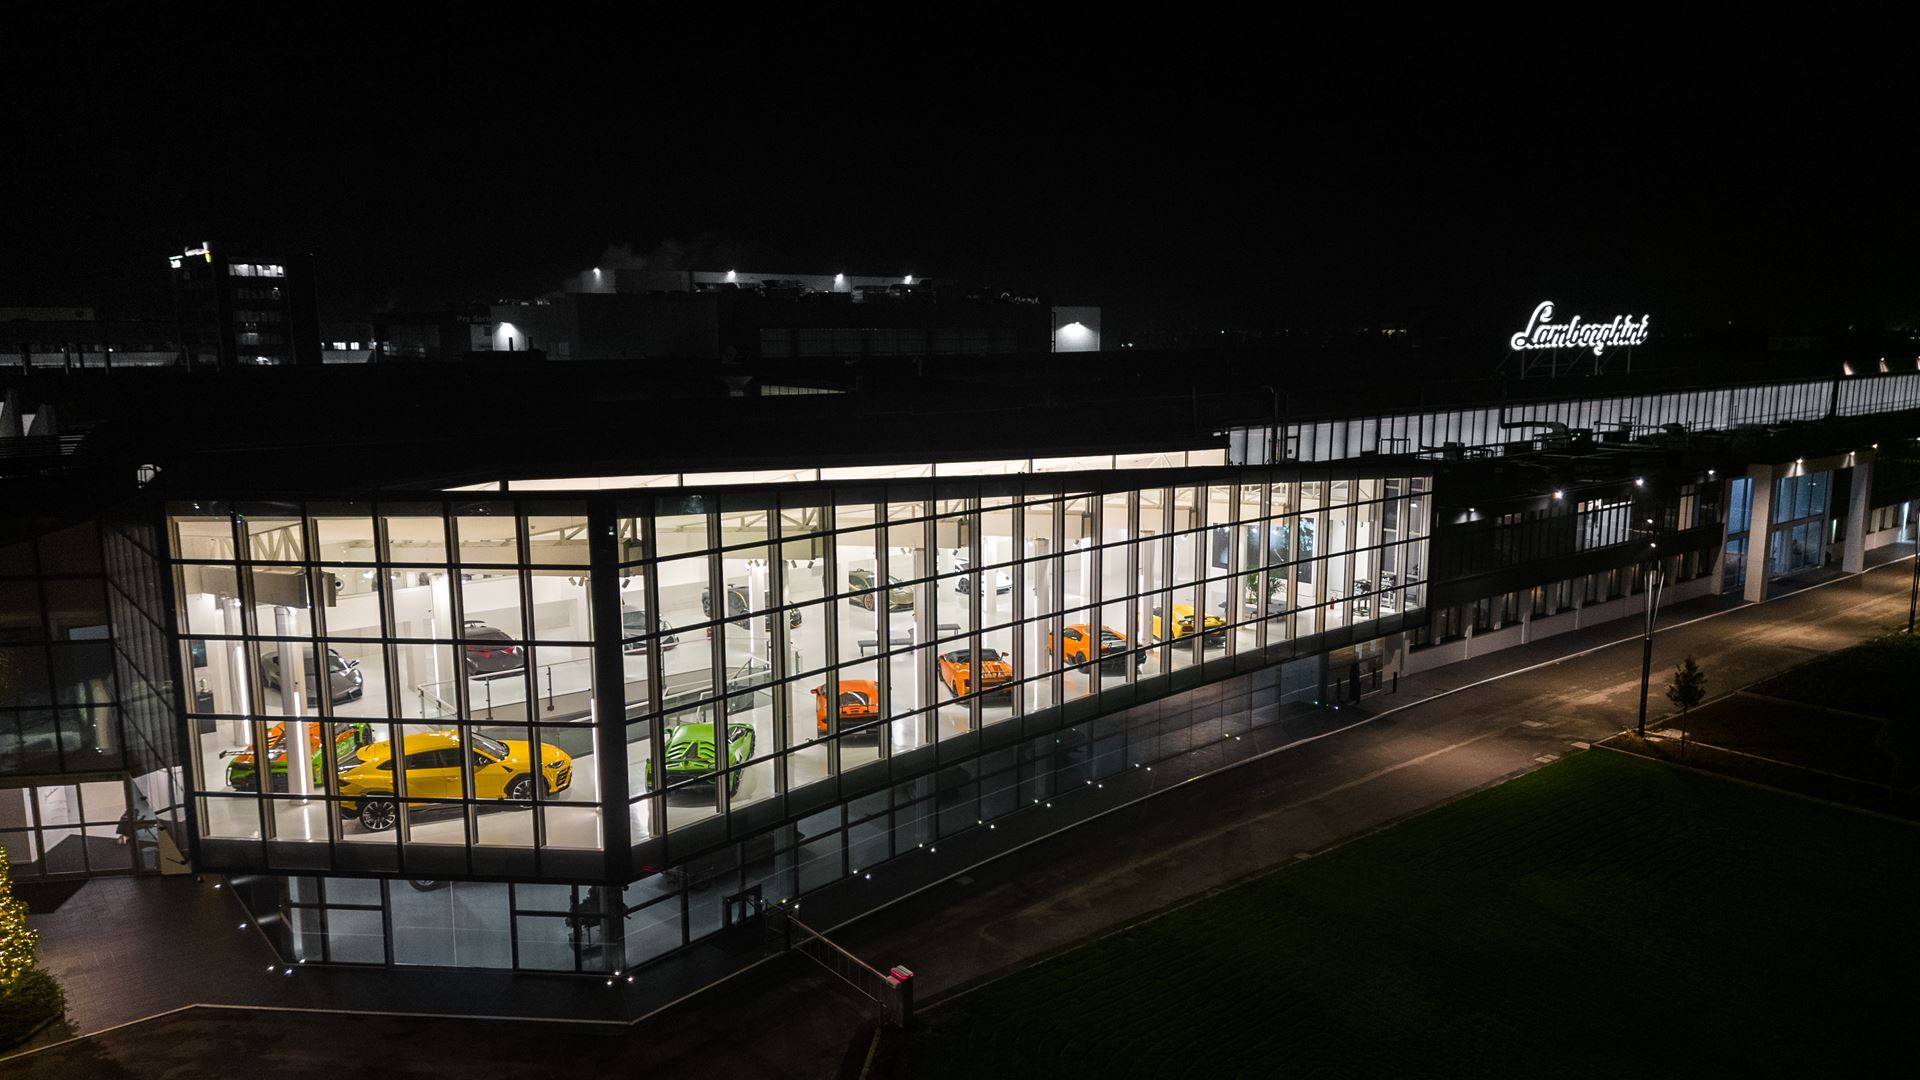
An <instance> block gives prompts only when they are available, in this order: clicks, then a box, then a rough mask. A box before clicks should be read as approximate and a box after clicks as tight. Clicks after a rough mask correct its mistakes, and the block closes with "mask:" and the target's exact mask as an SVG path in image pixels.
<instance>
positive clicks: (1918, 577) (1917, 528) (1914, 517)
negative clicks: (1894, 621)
mask: <svg viewBox="0 0 1920 1080" xmlns="http://www.w3.org/2000/svg"><path fill="white" fill-rule="evenodd" d="M1907 534H1908V536H1912V538H1914V584H1912V590H1910V592H1908V594H1907V636H1912V632H1914V611H1916V609H1920V507H1914V509H1908V511H1907Z"/></svg>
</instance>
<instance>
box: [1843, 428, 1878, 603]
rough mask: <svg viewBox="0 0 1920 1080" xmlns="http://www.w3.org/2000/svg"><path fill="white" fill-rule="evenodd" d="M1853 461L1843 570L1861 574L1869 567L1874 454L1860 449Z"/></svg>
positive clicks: (1853, 456) (1854, 455)
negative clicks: (1868, 546)
mask: <svg viewBox="0 0 1920 1080" xmlns="http://www.w3.org/2000/svg"><path fill="white" fill-rule="evenodd" d="M1849 456H1850V457H1852V458H1853V486H1852V487H1851V488H1850V489H1849V491H1848V497H1847V535H1846V540H1845V544H1844V546H1843V547H1842V548H1841V550H1840V569H1842V570H1844V571H1846V572H1847V573H1849V574H1857V573H1859V572H1860V571H1862V570H1865V569H1866V568H1867V514H1868V512H1869V511H1870V509H1871V503H1872V499H1871V498H1870V497H1869V496H1871V495H1872V488H1873V451H1871V450H1860V451H1856V452H1855V453H1853V454H1851V455H1849Z"/></svg>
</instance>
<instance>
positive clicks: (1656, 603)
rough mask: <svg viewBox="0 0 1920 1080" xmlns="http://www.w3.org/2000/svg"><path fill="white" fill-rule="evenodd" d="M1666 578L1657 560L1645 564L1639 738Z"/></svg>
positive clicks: (1643, 735) (1652, 545) (1649, 547)
mask: <svg viewBox="0 0 1920 1080" xmlns="http://www.w3.org/2000/svg"><path fill="white" fill-rule="evenodd" d="M1659 546H1660V545H1659V544H1658V543H1649V544H1648V545H1647V550H1648V552H1652V551H1654V550H1656V549H1658V548H1659ZM1665 578H1666V574H1665V572H1664V571H1663V570H1662V569H1661V567H1660V563H1659V560H1657V559H1649V560H1648V562H1647V585H1646V590H1645V591H1646V594H1647V629H1646V633H1645V634H1644V635H1643V636H1642V639H1641V649H1640V729H1639V731H1640V737H1641V738H1643V739H1644V738H1646V737H1647V686H1648V684H1649V683H1650V682H1652V680H1653V621H1654V619H1656V618H1658V617H1659V614H1660V587H1661V585H1662V584H1663V583H1664V581H1665Z"/></svg>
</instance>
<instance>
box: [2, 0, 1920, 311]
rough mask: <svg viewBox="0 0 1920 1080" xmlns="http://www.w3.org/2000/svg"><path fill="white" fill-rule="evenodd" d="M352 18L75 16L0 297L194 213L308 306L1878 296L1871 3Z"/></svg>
mask: <svg viewBox="0 0 1920 1080" xmlns="http://www.w3.org/2000/svg"><path fill="white" fill-rule="evenodd" d="M241 10H254V9H241ZM377 10H378V9H376V11H375V12H374V13H362V14H360V15H355V14H353V13H351V12H339V13H336V12H334V11H333V10H332V9H329V12H328V14H327V15H326V16H325V18H324V20H322V21H323V22H324V24H325V25H320V24H318V23H316V24H314V25H308V26H275V25H274V24H273V23H272V22H271V21H270V20H269V21H265V22H262V23H261V24H260V28H261V33H260V34H259V36H257V37H249V38H245V39H243V38H240V37H237V36H234V34H233V32H232V31H231V29H230V27H231V26H232V25H234V24H237V23H243V22H246V21H247V19H245V18H241V17H238V16H235V17H230V18H227V19H224V20H222V22H223V23H224V24H225V25H226V27H228V29H220V30H214V29H204V28H202V29H194V30H192V31H188V30H186V29H183V28H179V27H171V28H166V29H164V30H163V28H162V26H161V25H160V24H158V23H155V24H153V25H139V24H136V23H132V22H129V21H128V19H127V18H126V17H125V16H122V15H118V14H115V15H112V16H111V17H108V16H107V15H104V14H101V13H94V14H91V15H89V14H85V13H82V14H81V15H79V16H77V18H78V19H79V20H80V22H82V23H87V22H89V20H91V22H92V24H93V25H94V26H95V30H96V33H95V34H94V35H92V36H93V37H95V38H97V40H90V41H88V42H87V43H86V44H85V45H84V46H78V45H73V46H67V45H59V44H57V43H55V44H52V45H50V51H43V52H41V53H40V54H39V55H38V57H37V58H36V59H34V60H31V61H27V62H26V63H27V65H28V66H27V68H26V69H24V70H22V69H20V68H17V67H16V68H14V69H11V70H10V74H9V75H8V78H7V85H8V90H7V91H6V98H5V101H4V104H0V108H4V109H5V111H6V113H7V114H8V116H7V118H6V119H7V123H6V131H7V135H6V140H7V142H8V144H9V145H10V149H11V151H12V152H10V153H8V154H7V155H6V158H7V160H6V162H5V164H4V165H3V166H0V176H3V177H4V179H0V185H4V187H3V188H0V194H4V196H5V198H4V203H5V205H6V206H7V207H8V208H9V209H8V212H7V213H5V214H4V215H0V218H3V219H4V220H0V251H4V253H5V255H6V257H5V258H4V259H0V306H9V305H28V304H83V303H91V304H95V305H98V306H99V307H100V308H101V309H102V315H103V316H107V315H128V316H139V315H160V316H164V315H166V314H167V313H168V307H167V304H168V301H167V293H166V272H165V263H164V261H163V260H164V257H165V256H166V255H167V254H169V253H171V252H177V251H178V250H179V249H180V248H181V247H182V246H183V245H187V244H192V243H197V242H198V241H200V240H203V239H205V240H211V241H213V242H215V243H216V244H220V243H225V244H228V245H255V244H257V245H263V246H266V247H268V248H296V249H305V250H311V251H313V252H314V253H315V254H316V257H317V271H316V273H317V277H318V282H319V289H320V294H321V305H322V314H323V317H326V318H332V319H343V320H344V319H353V318H357V317H364V316H365V315H366V314H367V313H369V312H371V311H373V310H376V309H382V308H392V307H406V308H422V307H427V308H437V307H439V306H441V305H442V304H444V303H447V302H449V301H458V300H466V299H491V298H496V297H505V296H527V295H537V294H539V293H541V292H544V291H548V290H550V289H553V288H555V287H556V286H557V284H558V282H559V280H560V278H561V277H562V276H564V275H565V274H567V273H570V272H574V271H578V270H581V269H584V268H586V267H589V266H592V265H595V264H612V263H614V262H615V261H616V260H618V259H619V258H621V257H622V253H626V255H627V257H632V258H641V257H647V258H651V259H652V260H654V262H655V264H656V265H665V264H667V263H668V262H670V261H672V260H678V263H677V264H678V265H681V266H688V267H697V268H721V269H724V268H727V267H733V266H738V267H740V268H743V269H759V270H763V271H793V272H812V271H835V270H844V271H847V272H851V273H888V274H892V273H914V274H919V275H938V276H942V277H957V278H962V279H966V280H970V281H982V282H987V283H991V284H994V285H996V286H998V287H1002V288H1008V289H1013V290H1016V291H1021V290H1025V291H1031V292H1037V293H1040V294H1042V295H1045V296H1047V297H1049V298H1050V299H1052V300H1053V301H1054V302H1057V303H1095V304H1100V305H1102V306H1103V307H1104V308H1105V309H1106V316H1105V317H1106V321H1107V331H1108V338H1109V340H1110V341H1117V340H1120V339H1123V338H1124V337H1125V336H1127V335H1130V334H1134V333H1141V332H1145V331H1147V330H1149V329H1152V328H1156V327H1158V328H1176V327H1191V326H1200V327H1208V326H1215V325H1218V326H1221V327H1235V328H1246V329H1262V328H1273V327H1286V326H1301V327H1306V326H1312V327H1325V326H1348V325H1353V326H1357V325H1367V324H1379V323H1391V324H1401V325H1411V326H1413V327H1415V328H1416V329H1418V330H1422V331H1428V332H1433V333H1452V332H1458V331H1473V332H1479V331H1481V330H1483V329H1486V328H1495V329H1508V330H1510V329H1518V327H1519V324H1520V323H1522V322H1524V320H1525V317H1526V314H1527V312H1529V311H1530V310H1531V308H1532V306H1533V304H1534V303H1535V302H1536V301H1537V300H1539V299H1547V298H1551V299H1554V300H1556V301H1558V302H1559V303H1560V304H1561V305H1562V309H1563V311H1565V312H1567V313H1569V314H1571V313H1573V312H1576V311H1579V312H1587V313H1590V314H1591V315H1594V316H1601V317H1610V316H1612V315H1614V314H1617V313H1622V312H1629V313H1643V312H1651V313H1653V314H1654V316H1655V318H1656V320H1658V321H1661V322H1663V323H1666V324H1668V325H1673V324H1676V323H1684V322H1689V321H1692V322H1701V321H1706V320H1716V321H1717V320H1723V319H1731V320H1738V321H1745V322H1756V321H1757V322H1764V323H1767V324H1769V325H1773V326H1777V327H1779V328H1782V329H1791V328H1807V329H1821V328H1828V327H1832V326H1837V325H1843V324H1847V323H1851V322H1856V321H1860V322H1866V323H1874V322H1879V323H1884V324H1889V325H1904V324H1907V323H1909V322H1910V321H1914V320H1916V319H1920V196H1917V195H1916V191H1915V185H1914V177H1915V171H1914V165H1915V159H1916V147H1920V98H1917V97H1916V95H1915V93H1914V82H1913V79H1912V77H1911V71H1912V68H1913V67H1914V60H1913V57H1912V55H1911V46H1912V43H1913V41H1914V40H1915V34H1914V30H1915V26H1914V25H1913V24H1911V23H1907V22H1900V23H1895V22H1893V21H1891V20H1890V19H1888V20H1884V21H1871V20H1862V21H1856V22H1851V23H1848V24H1846V25H1830V26H1825V27H1821V26H1803V25H1798V24H1788V23H1781V22H1757V21H1756V22H1749V23H1744V24H1742V25H1738V26H1724V25H1720V24H1718V23H1716V22H1712V21H1709V20H1706V19H1698V20H1693V21H1686V22H1663V21H1657V20H1656V21H1646V20H1642V19H1640V18H1639V17H1638V16H1637V15H1633V14H1629V13H1624V12H1623V13H1618V14H1608V15H1607V16H1606V17H1604V18H1602V17H1599V16H1598V15H1597V14H1596V15H1595V17H1593V18H1592V19H1590V20H1588V21H1583V22H1578V23H1565V24H1552V23H1548V22H1540V21H1530V22H1528V23H1526V24H1524V25H1522V24H1517V23H1514V22H1509V21H1500V22H1490V23H1487V24H1483V25H1461V24H1457V23H1455V22H1452V21H1448V20H1443V19H1439V18H1420V19H1415V20H1412V21H1408V20H1406V19H1396V20H1389V19H1384V18H1380V19H1341V20H1328V21H1308V22H1295V23H1291V24H1289V23H1284V22H1262V23H1260V24H1258V25H1251V24H1250V25H1247V26H1241V27H1235V26H1231V25H1227V24H1219V23H1211V24H1209V25H1206V26H1203V27H1195V28H1192V29H1189V30H1179V31H1176V30H1171V29H1169V28H1166V27H1161V26H1157V25H1146V24H1136V23H1127V22H1124V21H1118V22H1112V23H1096V22H1090V21H1083V22H1079V23H1068V24H1059V25H1052V26H1050V25H1047V24H1045V23H1043V22H1039V21H1032V20H1025V19H1021V20H1014V19H1011V18H1008V19H1001V20H990V19H989V17H988V16H987V14H986V13H985V12H984V10H982V11H963V10H961V9H951V8H945V9H939V11H938V12H935V11H933V10H931V9H908V8H901V9H897V10H896V11H895V12H894V13H893V14H890V15H886V16H881V15H878V14H876V15H874V16H872V17H870V18H867V19H865V20H863V21H861V22H859V23H858V25H857V28H856V29H851V30H844V31H836V26H839V25H840V24H838V23H835V22H832V21H830V20H828V19H825V18H822V19H820V20H818V21H815V22H812V23H808V24H805V25H803V26H801V27H794V26H791V25H787V26H782V27H779V28H774V27H764V28H763V27H756V26H755V25H753V23H752V21H751V17H750V16H749V15H748V14H747V11H746V9H741V10H740V11H739V14H738V18H737V19H733V20H730V21H729V22H727V23H726V24H724V25H721V26H715V25H706V26H694V25H682V24H671V25H670V24H668V23H665V22H661V23H657V24H654V23H645V24H635V25H629V21H630V20H631V19H632V18H633V16H627V15H623V16H622V17H621V20H616V21H610V22H607V23H606V24H605V25H598V24H595V25H565V26H561V25H552V26H544V27H543V26H538V25H534V21H535V20H536V19H537V18H539V17H541V16H540V13H538V12H536V11H533V10H532V9H514V17H513V20H512V22H511V23H508V22H505V21H498V22H496V21H495V20H494V19H493V18H492V17H491V16H488V15H486V14H484V12H483V10H482V9H476V8H449V9H445V10H444V11H439V10H436V11H435V12H433V13H432V14H431V16H430V17H429V16H427V15H417V16H412V17H411V18H413V19H414V21H413V22H411V23H404V24H396V23H394V22H392V21H391V18H390V17H387V16H381V15H379V14H378V13H377ZM1889 10H1891V9H1889ZM1119 11H1120V9H1108V13H1107V15H1104V16H1101V17H1102V18H1112V19H1119V18H1120V15H1119ZM262 14H263V15H264V14H265V13H262ZM646 18H648V19H653V18H655V17H654V16H652V15H649V16H647V17H646ZM1089 18H1092V13H1091V12H1090V15H1089ZM609 19H611V16H609ZM946 23H952V24H953V25H950V26H949V25H946ZM616 24H617V25H616ZM66 29H67V30H68V31H71V30H72V29H73V27H72V26H70V25H69V26H66ZM47 32H48V33H50V34H51V33H52V32H53V28H48V31H47ZM15 36H16V40H26V37H25V36H24V35H15ZM65 36H66V37H67V38H71V37H72V36H73V35H72V34H71V33H69V34H67V35H65ZM82 36H83V37H84V36H87V35H82ZM69 47H71V48H73V49H75V50H76V51H73V52H71V53H68V52H64V51H62V50H64V49H66V48H69Z"/></svg>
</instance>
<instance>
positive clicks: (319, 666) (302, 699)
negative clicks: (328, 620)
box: [255, 604, 327, 795]
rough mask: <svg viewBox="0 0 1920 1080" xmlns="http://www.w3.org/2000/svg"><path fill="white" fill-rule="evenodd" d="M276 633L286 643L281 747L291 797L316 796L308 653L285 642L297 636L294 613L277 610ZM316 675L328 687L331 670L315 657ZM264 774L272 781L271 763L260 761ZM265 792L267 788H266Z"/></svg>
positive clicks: (283, 650) (258, 765) (283, 646)
mask: <svg viewBox="0 0 1920 1080" xmlns="http://www.w3.org/2000/svg"><path fill="white" fill-rule="evenodd" d="M273 632H274V634H275V635H277V636H279V637H280V638H281V639H282V640H281V641H280V643H279V646H278V648H279V650H280V711H281V712H282V713H284V714H285V715H286V719H285V720H283V721H281V723H283V724H284V725H286V726H285V729H284V734H283V737H282V738H281V741H280V745H281V746H282V747H284V748H285V750H286V755H287V794H289V795H312V794H313V750H312V747H311V739H312V737H311V736H310V735H308V734H307V719H306V713H305V711H304V709H305V707H306V702H307V686H306V682H307V662H306V657H305V656H303V655H302V652H303V651H304V650H302V649H301V647H300V646H299V645H298V644H296V643H294V642H290V641H287V640H285V639H287V638H290V637H293V636H294V627H293V610H292V609H291V608H288V607H287V606H285V605H284V604H283V605H280V606H278V607H275V608H274V609H273ZM314 659H315V661H316V663H315V665H314V666H315V669H316V673H317V674H318V676H319V679H320V683H321V685H323V686H324V685H327V670H326V664H325V663H324V662H319V658H318V657H315V658H314ZM255 767H256V768H258V769H259V770H260V775H261V776H263V777H266V778H267V780H268V781H271V779H272V773H271V772H270V771H269V770H268V767H267V763H265V762H258V761H257V762H256V764H255ZM262 790H263V791H264V790H265V788H262Z"/></svg>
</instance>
